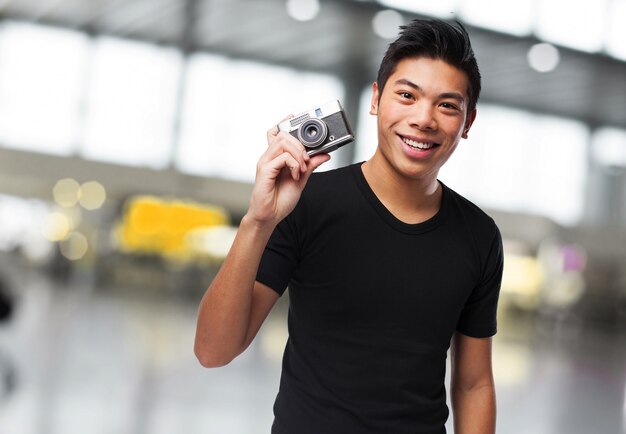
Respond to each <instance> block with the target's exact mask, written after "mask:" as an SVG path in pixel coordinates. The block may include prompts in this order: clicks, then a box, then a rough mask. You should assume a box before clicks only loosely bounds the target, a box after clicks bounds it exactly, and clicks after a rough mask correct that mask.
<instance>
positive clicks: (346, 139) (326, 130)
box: [278, 101, 354, 156]
mask: <svg viewBox="0 0 626 434" xmlns="http://www.w3.org/2000/svg"><path fill="white" fill-rule="evenodd" d="M278 130H279V131H286V132H288V133H289V134H291V135H292V136H294V137H295V138H296V139H298V140H299V141H300V143H302V144H303V145H304V147H305V148H306V152H307V153H308V154H309V155H311V156H313V155H317V154H321V153H329V152H332V151H334V150H335V149H337V148H339V147H340V146H343V145H346V144H348V143H350V142H352V141H353V140H354V134H353V133H352V128H350V124H349V123H348V119H347V118H346V113H345V112H344V111H343V108H342V107H341V103H340V102H339V101H332V102H329V103H326V104H324V105H321V106H319V107H315V108H314V109H311V110H309V111H306V112H304V113H301V114H299V115H298V116H295V117H293V118H291V119H288V120H286V121H283V122H281V123H280V124H278Z"/></svg>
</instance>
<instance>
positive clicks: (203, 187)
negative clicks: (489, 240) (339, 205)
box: [0, 0, 626, 434]
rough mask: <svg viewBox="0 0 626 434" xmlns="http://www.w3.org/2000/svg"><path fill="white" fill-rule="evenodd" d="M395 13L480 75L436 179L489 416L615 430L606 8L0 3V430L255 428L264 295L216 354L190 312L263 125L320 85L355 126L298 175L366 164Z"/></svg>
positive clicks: (451, 3) (266, 346)
mask: <svg viewBox="0 0 626 434" xmlns="http://www.w3.org/2000/svg"><path fill="white" fill-rule="evenodd" d="M418 16H434V17H441V18H448V19H450V18H453V19H457V20H460V21H461V22H462V23H464V24H465V25H466V26H467V28H468V30H469V32H470V34H471V37H472V40H473V44H474V49H475V52H476V55H477V58H478V61H479V65H480V67H481V71H482V74H483V80H484V81H483V94H482V96H481V100H480V101H479V107H478V110H479V115H478V118H477V121H476V123H475V124H474V127H473V129H472V131H471V132H470V138H469V139H468V140H466V141H463V142H462V143H461V145H460V146H459V149H458V151H457V153H456V154H455V155H454V156H453V157H452V159H451V160H450V162H449V164H448V165H447V166H446V167H445V168H444V170H443V171H442V172H441V179H442V180H443V181H444V182H445V183H446V184H447V185H449V186H450V187H452V188H453V189H455V190H456V191H458V192H460V193H461V194H464V195H465V196H467V197H468V198H469V199H471V200H472V201H474V202H475V203H477V204H478V205H480V206H481V207H482V208H483V209H485V210H486V211H487V212H488V213H489V214H490V215H492V216H493V217H494V219H495V220H496V222H497V223H498V224H499V226H500V228H501V231H502V233H503V236H504V238H505V251H506V261H505V262H506V266H505V275H504V282H503V287H502V294H501V303H500V311H499V333H498V334H497V336H496V338H495V341H494V367H495V376H496V382H497V391H498V397H499V409H498V413H499V418H498V427H499V430H498V431H499V432H500V433H502V434H514V433H533V434H554V433H568V434H583V433H584V434H589V433H597V434H620V433H626V402H625V394H626V0H594V1H591V0H586V1H578V2H571V1H567V0H541V1H540V0H516V1H515V2H498V1H496V0H438V1H422V0H411V1H408V0H407V1H401V0H393V1H392V0H387V1H356V0H334V1H331V0H325V1H324V0H288V1H284V0H256V1H252V0H228V1H227V0H123V1H122V0H97V1H95V0H89V1H88V0H19V1H15V0H2V1H0V432H1V433H3V434H5V433H6V434H72V433H76V434H87V433H89V434H100V433H102V434H105V433H114V434H143V433H145V434H153V433H154V434H157V433H158V434H161V433H163V434H165V433H168V434H169V433H185V434H191V433H211V434H214V433H216V434H229V433H233V434H234V433H246V434H248V433H250V434H255V433H267V432H269V427H270V425H271V421H272V404H273V400H274V397H275V394H276V391H277V390H278V380H279V376H280V359H281V354H282V349H283V346H284V343H285V339H286V335H287V334H286V320H285V317H286V309H287V303H288V300H287V298H288V295H286V296H285V297H283V298H282V299H281V300H280V302H279V304H278V305H277V306H276V308H275V309H274V311H273V312H272V314H271V316H270V317H269V318H268V320H267V322H266V323H265V325H264V326H263V328H262V330H261V332H260V334H259V336H258V338H257V339H256V340H255V342H254V343H253V344H252V346H251V347H250V348H249V349H248V351H247V352H246V353H244V354H243V355H242V356H241V357H240V358H239V359H237V360H235V361H234V362H233V363H231V364H230V365H228V366H227V367H224V368H220V369H215V370H206V369H203V368H201V367H200V365H199V363H198V362H197V361H196V360H195V357H194V355H193V336H194V332H195V319H196V309H197V306H198V303H199V301H200V298H201V296H202V294H203V292H204V290H205V288H206V287H207V286H208V284H209V283H210V282H211V279H212V278H213V276H214V275H215V272H216V270H217V269H218V268H219V266H220V263H221V261H222V260H223V258H224V256H225V254H226V252H227V251H228V249H229V247H230V243H231V242H232V239H233V237H234V234H235V233H236V230H237V225H238V223H239V221H240V219H241V217H242V215H243V214H244V213H245V211H246V208H247V203H248V199H249V194H250V191H251V187H252V183H253V180H254V172H255V162H256V160H257V158H258V157H259V156H260V154H261V153H262V152H263V150H264V148H265V146H266V144H265V131H266V130H267V129H269V128H270V127H271V126H272V125H274V124H276V123H277V122H278V121H280V120H281V119H283V118H284V117H285V116H286V115H287V114H289V113H293V114H297V113H299V112H302V111H304V110H308V109H310V108H312V107H314V106H316V105H319V104H322V103H324V102H326V101H329V100H334V99H339V100H341V102H342V104H343V106H344V108H345V110H346V111H347V113H348V115H349V116H350V120H351V123H352V126H353V127H354V129H355V131H356V135H357V140H356V142H355V143H354V144H352V145H349V146H345V147H344V148H342V149H341V150H339V151H337V152H336V153H334V154H333V159H332V161H331V162H330V163H328V164H327V165H326V166H325V167H323V168H320V170H328V169H331V168H335V167H340V166H343V165H346V164H349V163H352V162H356V161H362V160H366V159H368V158H369V157H370V156H371V155H372V153H373V151H374V149H375V146H376V140H375V138H376V137H375V124H374V119H373V118H372V117H371V116H369V115H368V107H369V98H370V90H371V83H372V82H373V81H374V80H375V75H376V70H377V68H378V64H379V62H380V60H381V58H382V55H383V53H384V50H385V49H386V46H387V44H388V43H389V42H390V41H391V40H392V39H393V38H394V37H395V36H396V34H397V30H398V26H399V25H401V24H403V23H406V22H408V21H409V20H410V19H412V18H414V17H418ZM448 426H449V427H450V426H451V424H448ZM451 431H452V430H451V428H450V432H451Z"/></svg>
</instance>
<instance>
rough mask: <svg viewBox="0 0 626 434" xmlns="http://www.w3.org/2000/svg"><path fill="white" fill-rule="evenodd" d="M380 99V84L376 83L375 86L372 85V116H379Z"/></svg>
mask: <svg viewBox="0 0 626 434" xmlns="http://www.w3.org/2000/svg"><path fill="white" fill-rule="evenodd" d="M378 99H379V95H378V83H376V82H374V84H372V103H371V105H370V114H371V115H374V116H376V115H378Z"/></svg>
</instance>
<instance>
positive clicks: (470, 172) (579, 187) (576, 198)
mask: <svg viewBox="0 0 626 434" xmlns="http://www.w3.org/2000/svg"><path fill="white" fill-rule="evenodd" d="M588 140H589V131H588V129H587V128H586V127H585V126H584V125H583V124H582V123H580V122H576V121H572V120H567V119H561V118H555V117H551V116H538V115H533V114H530V113H526V112H523V111H518V110H512V109H505V108H502V107H497V106H482V105H481V107H480V109H479V115H478V118H477V119H476V122H475V124H474V126H473V127H472V129H471V131H470V133H469V139H468V140H465V141H463V140H462V141H461V143H460V144H459V147H458V149H457V151H456V153H455V154H454V155H453V156H452V158H451V159H450V161H449V162H448V163H447V165H446V166H444V167H443V168H442V170H441V173H440V178H441V179H442V180H443V182H445V183H446V184H447V185H449V186H450V187H451V188H452V189H454V190H457V191H458V192H459V193H461V194H464V195H465V196H467V197H468V198H469V199H470V200H473V201H476V202H477V204H479V205H481V206H484V207H487V208H494V209H502V210H506V211H511V212H529V213H534V214H539V215H544V216H547V217H549V218H552V219H553V220H555V221H556V222H558V223H561V224H564V225H573V224H576V223H577V222H578V221H579V220H580V218H581V217H582V211H583V203H584V186H585V181H586V167H587V143H588Z"/></svg>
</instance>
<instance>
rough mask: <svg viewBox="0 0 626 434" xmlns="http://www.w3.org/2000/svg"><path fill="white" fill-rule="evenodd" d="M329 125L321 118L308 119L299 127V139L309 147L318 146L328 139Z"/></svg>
mask: <svg viewBox="0 0 626 434" xmlns="http://www.w3.org/2000/svg"><path fill="white" fill-rule="evenodd" d="M327 134H328V127H327V126H326V124H325V123H324V121H322V120H320V119H315V118H313V119H308V120H307V121H306V122H303V123H302V125H300V128H299V129H298V139H299V140H300V142H302V144H303V145H304V146H306V147H307V148H316V147H318V146H319V145H321V144H322V143H324V140H326V135H327Z"/></svg>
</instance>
